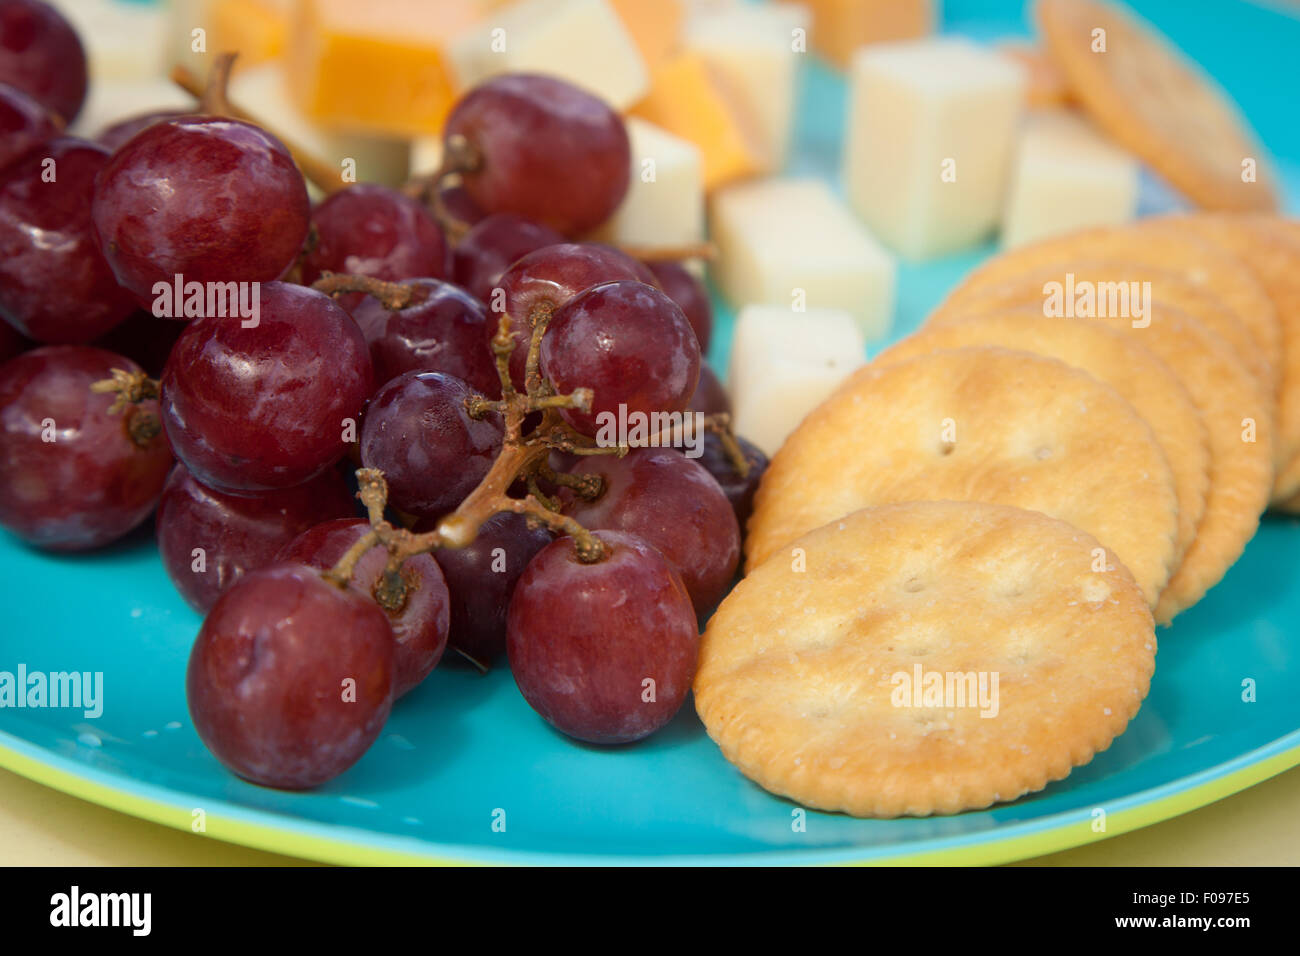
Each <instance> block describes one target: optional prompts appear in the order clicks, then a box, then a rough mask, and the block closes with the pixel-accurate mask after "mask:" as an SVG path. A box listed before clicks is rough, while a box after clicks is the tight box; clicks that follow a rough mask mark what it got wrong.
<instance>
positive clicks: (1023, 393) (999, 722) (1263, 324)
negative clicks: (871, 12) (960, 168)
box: [695, 0, 1300, 817]
mask: <svg viewBox="0 0 1300 956" xmlns="http://www.w3.org/2000/svg"><path fill="white" fill-rule="evenodd" d="M1080 6H1093V5H1092V4H1069V3H1065V2H1061V3H1057V2H1055V0H1049V2H1045V3H1043V4H1041V5H1040V12H1041V11H1042V10H1043V9H1048V10H1052V11H1057V10H1076V9H1078V8H1079V7H1080ZM1058 20H1059V18H1058ZM1047 22H1048V23H1054V24H1055V25H1057V26H1060V23H1059V22H1058V21H1054V20H1052V19H1051V16H1050V15H1049V16H1048V18H1047ZM1075 26H1076V27H1078V26H1079V24H1075ZM1060 28H1061V30H1065V29H1066V28H1065V27H1064V26H1060ZM1079 28H1080V29H1082V27H1079ZM1048 35H1049V41H1051V39H1052V37H1051V32H1050V30H1049V31H1048ZM1073 35H1074V34H1071V33H1069V32H1068V31H1067V32H1065V33H1062V34H1061V35H1058V36H1057V37H1056V40H1055V42H1054V43H1053V46H1054V47H1057V46H1059V47H1061V48H1062V49H1067V50H1068V48H1069V47H1070V43H1069V42H1067V39H1062V37H1066V38H1068V37H1070V36H1073ZM1113 43H1114V39H1113V37H1112V44H1113ZM1139 46H1140V48H1141V49H1142V50H1143V51H1144V56H1146V57H1148V59H1142V58H1138V59H1136V60H1135V59H1132V58H1125V59H1123V60H1122V70H1123V71H1124V75H1125V76H1127V77H1129V79H1130V80H1131V79H1132V78H1133V77H1137V78H1138V80H1137V81H1136V82H1137V83H1138V86H1139V88H1146V87H1150V88H1151V92H1150V97H1149V101H1143V102H1138V103H1136V104H1133V103H1130V104H1128V105H1127V106H1126V107H1125V108H1126V109H1129V110H1137V111H1139V112H1143V113H1144V115H1148V116H1149V118H1150V119H1151V120H1152V122H1155V120H1156V117H1157V114H1159V115H1161V116H1163V117H1164V119H1163V120H1162V121H1163V122H1165V123H1166V126H1167V127H1172V128H1177V127H1178V125H1179V122H1180V121H1179V120H1178V119H1177V118H1173V119H1170V118H1169V116H1168V113H1169V112H1170V111H1171V110H1172V111H1173V112H1178V108H1177V107H1176V106H1175V105H1174V104H1175V100H1176V99H1178V98H1180V97H1181V98H1183V99H1185V100H1186V101H1187V102H1188V103H1190V104H1191V107H1190V108H1192V109H1203V107H1204V102H1206V101H1205V100H1204V99H1203V97H1201V96H1200V95H1199V88H1198V87H1195V86H1188V85H1187V84H1188V83H1190V79H1189V77H1191V76H1192V74H1190V73H1187V74H1185V75H1184V74H1183V73H1179V74H1177V77H1178V79H1177V82H1173V81H1169V80H1168V77H1167V76H1164V75H1163V74H1161V72H1160V67H1159V63H1158V57H1159V56H1162V55H1164V54H1163V53H1162V52H1161V51H1160V50H1159V49H1158V48H1157V47H1156V46H1154V45H1152V44H1151V43H1146V42H1145V41H1143V43H1142V44H1139ZM1112 49H1114V47H1113V46H1112ZM1153 51H1154V52H1153ZM1150 58H1155V59H1150ZM1063 62H1066V63H1068V62H1069V60H1068V57H1064V58H1063ZM1153 64H1154V65H1153ZM1079 69H1080V70H1081V69H1083V68H1079ZM1152 70H1154V71H1155V74H1154V75H1156V76H1157V77H1159V76H1164V79H1163V80H1161V82H1156V81H1155V80H1153V79H1151V75H1152V72H1151V71H1152ZM1080 75H1083V74H1080V73H1078V71H1077V70H1076V71H1075V73H1070V72H1069V71H1067V78H1069V79H1071V80H1074V81H1075V83H1076V84H1079V83H1083V82H1084V81H1083V80H1079V76H1080ZM1093 79H1095V78H1093ZM1088 82H1092V81H1091V80H1088ZM1072 89H1073V90H1074V93H1075V96H1076V98H1077V99H1079V100H1081V101H1084V102H1087V101H1089V100H1091V101H1094V102H1095V103H1097V104H1100V105H1098V106H1096V109H1098V110H1106V109H1111V110H1113V109H1116V108H1117V107H1114V106H1113V105H1107V104H1108V101H1107V99H1106V97H1108V96H1111V95H1113V94H1114V91H1113V90H1111V89H1110V88H1109V87H1107V85H1106V84H1104V83H1092V85H1075V86H1072ZM1130 92H1131V91H1130ZM1139 99H1141V97H1139ZM1205 115H1206V117H1207V120H1206V123H1207V125H1205V126H1203V127H1202V129H1201V133H1203V134H1204V135H1205V136H1207V137H1213V138H1215V140H1216V142H1219V143H1227V144H1229V145H1228V147H1227V149H1228V151H1229V152H1232V151H1238V150H1239V146H1240V142H1241V139H1242V138H1243V137H1244V136H1245V134H1244V133H1240V131H1239V130H1237V129H1236V127H1232V126H1231V122H1230V121H1231V117H1230V115H1229V114H1226V113H1221V112H1216V111H1214V110H1209V111H1207V112H1206V114H1205ZM1211 120H1212V121H1213V122H1211ZM1218 123H1225V124H1228V126H1226V127H1224V128H1217V127H1216V126H1215V125H1214V124H1218ZM1228 127H1231V128H1228ZM1229 134H1231V135H1229ZM1233 137H1237V138H1236V139H1234V138H1233ZM1191 142H1192V143H1193V146H1194V147H1197V146H1198V145H1199V144H1200V142H1201V141H1200V140H1191ZM1149 145H1150V144H1148V146H1149ZM1134 148H1135V149H1136V148H1137V147H1136V146H1134ZM1143 148H1147V147H1145V146H1144V147H1143ZM1150 148H1154V147H1150ZM1216 149H1217V147H1215V146H1211V145H1209V144H1208V142H1207V144H1206V148H1205V149H1199V148H1193V149H1190V150H1185V151H1184V155H1182V156H1180V157H1176V158H1175V159H1168V158H1167V163H1166V164H1167V166H1168V167H1169V169H1172V168H1173V166H1175V165H1178V166H1181V167H1183V171H1182V172H1181V173H1179V174H1178V175H1179V176H1180V177H1181V180H1178V181H1179V184H1180V185H1181V186H1182V187H1183V188H1184V189H1185V190H1186V191H1187V192H1188V193H1189V194H1193V195H1194V194H1195V193H1196V191H1198V190H1204V189H1209V188H1211V187H1212V186H1213V184H1215V183H1218V184H1219V186H1220V187H1222V185H1223V183H1224V181H1225V180H1224V176H1223V169H1224V168H1225V167H1224V166H1223V157H1222V156H1220V157H1218V158H1215V157H1213V156H1211V157H1210V158H1209V159H1207V158H1206V156H1205V153H1207V152H1208V153H1214V152H1215V150H1216ZM1223 155H1227V153H1224V154H1223ZM1237 155H1238V156H1239V155H1240V152H1239V151H1238V152H1237ZM1232 165H1233V166H1234V168H1235V167H1236V165H1237V164H1236V162H1235V161H1234V163H1233V164H1232ZM1166 172H1168V170H1166ZM1171 178H1174V177H1173V176H1171ZM1228 192H1230V193H1232V195H1231V196H1229V195H1228V194H1227V193H1222V194H1221V195H1220V198H1221V199H1223V201H1222V202H1216V203H1207V205H1213V206H1216V207H1217V208H1218V209H1223V208H1234V207H1240V206H1242V205H1244V204H1245V203H1246V200H1245V199H1244V198H1243V197H1247V196H1259V195H1261V193H1258V192H1257V193H1250V192H1249V191H1248V190H1244V189H1243V190H1240V191H1237V190H1228ZM1232 196H1236V197H1237V198H1235V199H1234V198H1232ZM1225 197H1226V198H1225ZM1251 201H1252V202H1253V201H1254V200H1251ZM1269 201H1270V202H1272V201H1273V200H1272V199H1270V200H1269ZM1270 502H1272V503H1273V504H1274V506H1276V507H1278V508H1280V509H1284V510H1292V511H1296V510H1300V224H1297V223H1296V222H1293V221H1288V220H1286V219H1283V218H1280V217H1278V216H1276V215H1272V214H1266V213H1258V212H1222V211H1215V212H1201V213H1194V214H1185V215H1179V216H1171V217H1164V218H1158V219H1148V220H1144V221H1141V222H1139V223H1136V224H1133V225H1129V226H1124V227H1110V228H1102V229H1093V230H1088V231H1085V232H1081V233H1076V234H1073V235H1068V236H1062V237H1058V238H1053V239H1049V240H1046V241H1042V242H1038V243H1036V244H1034V245H1030V246H1024V247H1020V248H1017V249H1016V250H1014V251H1013V252H1011V253H1009V254H1005V255H1002V256H1000V257H997V258H995V259H993V260H991V261H989V262H987V263H986V264H985V265H984V266H982V267H981V268H979V269H978V270H976V271H975V272H974V273H973V274H972V275H970V276H969V277H967V279H966V280H965V281H964V282H963V283H962V284H961V285H960V286H959V287H958V288H957V289H956V290H955V291H953V292H952V293H951V294H950V296H949V297H948V299H947V300H946V301H945V302H944V303H943V304H942V305H941V306H940V307H939V309H937V310H936V311H935V312H934V313H933V314H932V315H931V316H930V317H929V319H928V320H927V322H926V323H925V325H924V326H923V327H922V329H921V330H920V331H919V332H917V333H916V334H914V335H913V336H911V337H910V338H908V339H905V340H904V341H902V342H900V343H898V344H897V345H895V346H893V347H892V348H889V349H888V350H886V351H885V352H884V353H883V354H881V355H879V356H878V357H877V358H876V359H875V360H874V361H872V362H871V363H870V364H869V365H867V366H866V367H864V368H863V369H861V370H860V371H859V372H858V373H856V374H855V375H853V376H852V377H851V378H850V379H849V380H847V381H846V382H845V383H844V384H843V385H842V386H841V387H840V388H839V389H838V391H837V392H835V393H834V394H833V395H832V396H831V397H830V398H829V399H828V400H827V401H826V402H825V403H823V404H822V405H821V406H819V407H818V408H817V409H815V410H814V411H813V412H812V413H811V414H810V415H809V416H808V417H807V418H806V419H805V420H804V421H803V423H802V424H801V425H800V427H799V428H798V429H797V430H796V431H795V432H794V434H793V435H792V436H791V437H790V438H789V439H788V440H787V442H786V444H785V445H784V446H783V447H782V448H781V450H780V451H779V452H778V454H777V455H776V456H775V457H774V459H773V461H772V463H771V466H770V468H769V470H768V471H767V473H766V475H765V476H764V479H763V482H762V485H761V486H760V488H759V491H758V494H757V497H756V499H755V505H754V512H753V516H752V518H751V519H750V523H749V527H748V536H747V540H746V568H747V575H746V577H745V579H744V580H743V581H741V583H740V584H739V585H738V586H737V588H736V589H735V590H734V591H733V593H732V594H731V595H730V596H729V597H728V598H727V600H726V601H724V602H723V604H722V606H721V607H720V609H719V610H718V611H717V613H716V614H715V615H714V617H713V618H712V620H711V621H710V622H709V625H708V628H707V631H706V633H705V635H704V640H703V645H702V651H701V660H700V667H699V672H698V676H697V679H696V684H695V695H696V706H697V709H698V711H699V714H700V717H701V719H702V720H703V721H704V723H705V725H706V727H707V729H708V732H709V734H710V735H711V736H712V737H713V739H714V740H715V741H716V742H717V743H718V745H719V746H720V747H721V749H722V751H723V753H724V755H725V756H726V757H727V759H729V760H730V761H732V762H733V763H734V764H736V766H737V767H739V768H740V769H741V770H742V771H743V772H744V773H745V774H746V775H748V776H749V777H751V778H752V779H753V780H755V781H756V782H758V783H759V784H761V785H762V786H764V787H766V788H767V789H769V790H771V791H773V792H775V793H778V794H781V795H784V796H788V797H790V798H792V799H794V800H796V801H798V802H800V803H802V804H804V805H806V806H812V807H816V808H819V809H825V810H836V811H843V812H846V813H851V814H854V815H860V816H880V817H889V816H898V815H903V814H910V815H926V814H931V813H953V812H958V811H961V810H965V809H972V808H980V807H986V806H989V805H990V804H993V803H995V802H999V801H1006V800H1013V799H1015V798H1017V797H1019V796H1021V795H1022V794H1025V793H1028V792H1032V791H1035V790H1039V789H1041V788H1042V787H1044V786H1046V785H1047V784H1048V783H1049V782H1051V781H1053V780H1059V779H1061V778H1063V777H1065V776H1066V775H1067V774H1068V773H1069V772H1070V771H1071V769H1072V768H1073V767H1076V766H1079V765H1081V764H1083V763H1086V762H1088V761H1089V760H1091V759H1092V757H1093V755H1094V754H1096V753H1097V752H1098V751H1100V750H1104V749H1105V748H1106V747H1107V746H1109V744H1110V742H1111V741H1112V740H1113V739H1114V737H1115V736H1117V735H1118V734H1120V733H1122V732H1123V731H1124V729H1125V727H1126V726H1127V724H1128V722H1129V721H1130V720H1131V719H1132V718H1133V716H1134V715H1135V714H1136V713H1137V711H1138V708H1139V706H1140V705H1141V702H1142V700H1143V699H1144V697H1145V696H1146V693H1147V689H1148V686H1149V683H1150V680H1151V678H1152V675H1153V673H1154V670H1155V653H1156V636H1155V625H1156V624H1157V623H1160V624H1168V623H1169V622H1171V621H1172V620H1173V619H1174V618H1175V617H1176V616H1177V615H1178V614H1180V613H1181V612H1183V611H1185V610H1187V609H1188V608H1190V607H1191V606H1193V605H1194V604H1196V603H1197V602H1198V601H1199V600H1200V599H1201V598H1202V597H1203V596H1204V595H1205V593H1206V592H1207V591H1208V590H1209V589H1210V588H1212V587H1213V586H1214V585H1215V584H1216V583H1217V582H1218V581H1219V580H1220V579H1221V578H1222V577H1223V575H1224V573H1225V572H1226V571H1227V570H1228V568H1229V567H1231V565H1232V564H1233V562H1234V561H1235V560H1236V559H1237V558H1238V557H1239V556H1240V554H1241V553H1242V550H1243V549H1244V548H1245V546H1246V544H1247V542H1248V541H1249V540H1250V538H1251V537H1252V536H1253V535H1254V533H1255V530H1256V528H1257V527H1258V523H1259V519H1260V515H1261V514H1262V513H1263V512H1264V510H1265V509H1266V508H1267V507H1268V506H1269V504H1270Z"/></svg>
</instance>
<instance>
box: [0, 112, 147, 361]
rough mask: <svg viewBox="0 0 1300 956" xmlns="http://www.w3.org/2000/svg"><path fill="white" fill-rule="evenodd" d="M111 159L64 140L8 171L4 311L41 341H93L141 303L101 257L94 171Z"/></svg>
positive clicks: (1, 258)
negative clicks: (93, 218) (93, 211)
mask: <svg viewBox="0 0 1300 956" xmlns="http://www.w3.org/2000/svg"><path fill="white" fill-rule="evenodd" d="M107 162H108V150H106V149H104V147H102V146H99V145H97V144H95V143H88V142H86V141H84V140H80V139H72V138H71V137H59V138H57V139H52V140H49V141H47V142H46V143H45V144H44V145H43V146H41V148H40V149H36V150H33V151H30V152H28V153H26V154H25V155H23V156H22V157H21V158H20V159H17V160H15V161H14V162H13V163H11V164H10V165H9V166H8V167H6V169H5V171H4V177H3V182H0V316H2V317H3V318H4V319H5V321H7V322H8V323H9V324H10V325H12V326H13V327H14V328H16V329H18V330H19V331H20V332H22V333H23V334H24V335H27V336H29V337H31V338H33V339H36V340H37V341H39V342H48V343H50V344H53V345H81V344H84V343H86V342H90V341H93V340H94V339H96V338H98V337H99V336H101V335H103V334H104V333H105V332H107V331H108V330H109V329H111V328H112V327H113V326H115V325H117V324H118V323H119V322H121V321H122V320H123V319H125V318H126V317H127V316H128V315H130V314H131V313H132V312H133V311H134V310H135V308H136V304H135V300H134V299H133V298H132V296H131V294H130V293H129V292H127V291H126V290H125V289H123V288H122V287H121V286H119V285H118V284H117V280H116V279H115V278H113V272H112V270H111V269H109V267H108V263H107V262H105V261H104V257H103V256H102V255H100V253H99V244H98V243H97V242H96V240H95V234H94V230H93V228H92V226H91V222H90V200H91V196H92V195H93V194H94V189H95V175H96V174H97V173H98V172H99V171H100V170H101V169H103V167H104V165H105V163H107ZM51 176H53V177H54V179H53V181H51V180H50V177H51Z"/></svg>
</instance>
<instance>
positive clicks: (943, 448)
mask: <svg viewBox="0 0 1300 956" xmlns="http://www.w3.org/2000/svg"><path fill="white" fill-rule="evenodd" d="M956 450H957V443H956V442H955V441H944V442H940V443H939V457H941V458H946V457H947V456H949V455H951V454H952V453H953V452H954V451H956Z"/></svg>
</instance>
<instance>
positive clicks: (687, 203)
mask: <svg viewBox="0 0 1300 956" xmlns="http://www.w3.org/2000/svg"><path fill="white" fill-rule="evenodd" d="M627 132H628V138H629V140H631V143H632V175H631V179H630V184H629V187H628V193H627V198H625V199H624V200H623V202H622V204H621V205H620V206H619V208H618V211H617V212H615V214H614V216H613V218H612V219H611V220H610V221H609V223H608V224H607V225H606V226H605V227H604V229H603V230H602V232H601V237H602V238H603V239H604V240H605V241H606V242H612V243H616V244H623V245H629V246H681V245H687V244H690V243H694V242H698V241H700V240H701V239H703V238H704V164H703V161H702V159H701V157H700V151H699V149H698V148H697V147H696V146H695V144H694V143H690V142H687V141H686V140H684V139H681V138H680V137H677V136H674V135H673V134H672V133H669V132H668V131H667V130H663V129H660V128H659V127H657V126H655V125H654V124H653V123H648V122H646V121H645V120H643V119H640V118H638V117H635V116H630V117H628V120H627Z"/></svg>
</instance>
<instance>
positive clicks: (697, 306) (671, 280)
mask: <svg viewBox="0 0 1300 956" xmlns="http://www.w3.org/2000/svg"><path fill="white" fill-rule="evenodd" d="M647 265H648V266H649V268H650V271H651V272H653V273H654V275H655V278H656V279H658V280H659V288H661V289H663V290H664V293H665V294H666V295H667V296H668V298H670V299H672V300H673V301H674V302H676V303H677V305H678V307H680V308H681V310H682V312H683V313H684V314H685V316H686V321H687V322H689V323H691V328H693V329H694V330H695V337H696V338H697V339H699V340H700V351H701V352H707V351H708V350H709V340H710V339H712V338H713V303H712V302H710V301H709V291H708V290H707V289H706V288H704V283H703V282H701V281H700V280H699V279H697V278H695V276H693V275H692V274H691V273H690V271H689V270H688V269H686V268H685V267H683V266H682V265H681V264H680V263H676V262H650V263H647Z"/></svg>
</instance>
